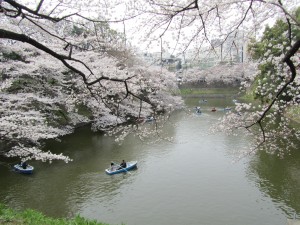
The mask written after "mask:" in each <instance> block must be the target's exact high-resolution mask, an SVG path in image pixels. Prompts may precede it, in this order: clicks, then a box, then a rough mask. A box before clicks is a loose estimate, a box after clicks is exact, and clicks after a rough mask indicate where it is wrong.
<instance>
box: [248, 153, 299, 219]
mask: <svg viewBox="0 0 300 225" xmlns="http://www.w3.org/2000/svg"><path fill="white" fill-rule="evenodd" d="M299 162H300V152H299V151H293V152H291V155H287V156H286V157H285V158H284V159H281V158H279V157H278V156H276V155H271V154H267V153H266V152H264V151H259V152H258V153H257V154H256V155H255V156H254V157H253V158H252V160H251V161H250V163H249V171H248V177H249V178H250V179H251V180H253V181H254V182H255V184H256V185H257V187H258V188H259V189H260V191H261V192H263V193H264V194H265V195H267V196H269V197H271V198H272V200H273V202H274V203H275V204H276V205H277V206H278V207H279V208H280V209H282V210H283V211H284V212H285V213H286V215H287V216H288V217H290V218H292V217H293V214H294V212H295V213H296V214H298V216H299V215H300V164H299Z"/></svg>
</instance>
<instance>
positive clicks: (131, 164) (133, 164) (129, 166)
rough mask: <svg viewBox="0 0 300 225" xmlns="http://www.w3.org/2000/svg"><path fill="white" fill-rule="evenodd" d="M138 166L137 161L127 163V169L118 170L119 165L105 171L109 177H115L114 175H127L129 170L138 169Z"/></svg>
mask: <svg viewBox="0 0 300 225" xmlns="http://www.w3.org/2000/svg"><path fill="white" fill-rule="evenodd" d="M136 166H137V161H131V162H127V163H126V167H125V168H122V167H121V168H118V165H117V166H116V168H113V169H111V168H107V169H106V170H105V172H106V173H107V174H108V175H113V174H117V173H126V172H128V170H132V169H134V168H136Z"/></svg>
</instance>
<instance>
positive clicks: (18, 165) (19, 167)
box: [14, 164, 34, 174]
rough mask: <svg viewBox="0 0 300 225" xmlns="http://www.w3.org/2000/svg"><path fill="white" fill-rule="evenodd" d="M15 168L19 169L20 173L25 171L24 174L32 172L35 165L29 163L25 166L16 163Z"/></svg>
mask: <svg viewBox="0 0 300 225" xmlns="http://www.w3.org/2000/svg"><path fill="white" fill-rule="evenodd" d="M14 169H15V171H17V172H18V173H23V174H32V172H33V170H34V167H33V166H30V165H27V166H26V167H23V166H22V165H20V164H16V165H14Z"/></svg>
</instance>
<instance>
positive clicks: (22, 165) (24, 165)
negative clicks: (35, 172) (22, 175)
mask: <svg viewBox="0 0 300 225" xmlns="http://www.w3.org/2000/svg"><path fill="white" fill-rule="evenodd" d="M20 165H21V167H22V168H23V169H26V168H27V166H28V163H27V162H26V161H24V162H22V161H21V162H20Z"/></svg>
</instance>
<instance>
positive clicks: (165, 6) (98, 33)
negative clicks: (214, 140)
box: [0, 0, 300, 155]
mask: <svg viewBox="0 0 300 225" xmlns="http://www.w3.org/2000/svg"><path fill="white" fill-rule="evenodd" d="M297 2H298V1H297V0H291V1H288V2H284V1H281V0H245V1H240V0H238V1H236V0H234V1H233V0H217V1H205V0H191V1H186V0H176V1H175V0H144V1H135V0H128V1H119V0H112V1H109V2H108V1H100V0H94V1H93V0H92V1H88V2H87V1H58V0H53V1H43V0H40V1H34V0H32V1H29V0H28V1H25V2H21V1H14V0H2V1H1V2H0V7H1V8H0V12H1V18H0V19H1V27H0V38H1V40H2V42H1V45H2V46H9V47H12V46H14V45H15V44H16V42H23V43H25V44H26V46H28V45H30V46H32V47H35V48H36V49H38V51H37V53H32V51H27V50H26V49H27V47H24V46H22V48H23V52H26V53H28V52H31V54H35V55H39V56H41V57H42V58H43V61H44V62H45V59H46V60H47V62H53V61H52V60H48V59H49V58H48V57H50V56H51V57H52V58H54V59H56V60H57V62H60V63H61V64H60V65H55V66H56V68H57V69H56V70H57V71H61V73H60V76H61V77H59V76H58V75H57V74H55V75H53V76H51V73H49V71H47V69H46V70H45V66H41V67H40V69H41V70H43V71H41V72H39V73H36V74H37V75H38V74H42V73H43V74H44V75H45V76H44V78H41V80H43V79H44V80H45V79H48V78H49V79H52V81H50V83H51V82H53V83H52V85H54V84H55V83H56V82H58V83H61V84H65V85H67V86H68V88H69V91H70V92H69V93H65V95H66V96H67V97H66V96H64V97H63V99H64V100H65V107H62V106H60V105H59V103H58V102H60V101H58V99H56V100H55V101H54V102H53V104H56V106H57V109H58V110H57V111H58V112H59V115H64V113H63V112H64V111H67V112H75V113H73V114H72V116H71V118H70V117H66V116H65V115H64V116H57V117H60V118H61V117H62V118H64V119H65V121H68V120H70V121H75V120H76V119H77V120H80V119H82V118H80V116H79V115H78V113H76V111H80V110H79V108H78V104H79V105H83V106H84V107H87V108H88V109H89V110H88V111H89V113H90V114H91V115H92V116H93V118H96V119H95V120H94V124H93V128H94V129H98V128H101V129H104V128H105V127H107V126H110V125H116V124H120V123H124V122H126V121H128V120H131V119H132V118H138V117H140V116H142V113H144V115H147V114H149V113H154V114H155V115H156V114H157V113H159V112H166V111H169V110H171V109H172V108H174V105H175V104H172V103H176V102H178V101H176V100H175V98H172V97H171V96H169V95H166V93H167V92H168V91H170V89H172V88H171V87H173V86H174V84H173V83H172V82H171V81H173V79H172V76H171V74H169V75H168V73H167V72H163V73H162V72H161V71H158V72H157V71H154V72H148V71H147V70H146V69H145V68H140V67H137V66H133V65H130V62H131V63H132V60H129V59H130V57H128V51H126V48H127V47H128V46H130V44H131V43H130V42H129V41H128V40H131V41H132V42H133V41H136V40H139V41H140V44H141V45H142V43H143V44H144V43H147V45H146V47H148V48H154V47H158V48H159V49H160V52H161V54H162V53H163V51H164V50H165V49H168V50H170V51H171V53H172V54H173V53H174V54H183V55H184V54H186V53H188V52H189V51H191V50H192V51H193V52H194V53H195V54H200V53H201V49H203V48H205V49H207V48H210V49H211V50H212V51H215V52H217V51H218V50H217V49H221V51H220V52H221V59H222V58H223V50H224V49H225V47H224V45H225V44H226V43H227V42H228V41H230V42H231V45H230V52H231V51H232V49H235V48H237V45H238V37H239V34H241V33H242V34H243V35H242V37H243V42H246V41H247V40H248V38H249V37H253V36H254V38H256V37H257V36H259V34H260V33H259V31H260V30H261V28H262V27H263V26H264V25H265V24H266V23H269V22H272V20H273V21H274V19H276V18H279V17H280V18H282V19H283V21H285V23H287V24H288V25H289V26H288V32H287V34H290V33H291V32H289V30H291V29H292V28H291V27H292V26H295V27H299V19H298V18H297V17H295V14H294V13H293V8H294V7H295V5H297ZM108 24H110V25H117V24H119V25H121V26H119V27H121V28H122V29H123V30H122V34H116V33H113V32H112V30H111V29H108V27H109V25H108ZM112 37H117V38H112ZM287 39H288V40H289V47H288V48H287V51H284V52H282V54H281V55H280V56H276V57H273V56H272V54H268V56H269V58H268V59H269V60H272V61H273V62H274V65H275V66H276V71H275V72H274V74H273V75H274V76H275V77H277V76H280V77H285V78H284V79H282V82H281V83H279V84H276V85H277V86H276V87H274V88H273V90H275V92H276V93H275V94H274V95H272V96H270V99H271V100H270V101H268V103H265V104H264V105H262V106H260V107H259V108H258V109H257V108H253V106H251V105H249V104H240V105H237V111H239V113H238V115H237V114H231V115H228V117H227V118H226V120H225V122H224V123H226V124H227V125H228V124H230V125H231V126H227V125H224V126H223V130H227V129H230V130H234V129H235V128H237V127H239V128H243V129H245V128H246V130H248V131H251V132H254V131H256V130H257V129H256V128H255V126H256V125H258V128H259V133H255V135H254V137H258V140H259V142H258V145H260V143H266V142H267V137H269V136H273V137H278V136H281V135H283V134H288V133H291V132H290V131H291V129H288V128H289V127H288V126H287V125H286V126H282V128H284V129H281V130H280V129H277V130H278V131H279V132H274V129H271V125H269V123H266V122H265V121H267V120H269V121H273V119H272V118H274V117H273V116H274V115H273V114H271V113H272V112H273V111H272V109H275V111H276V109H277V107H281V106H279V105H277V104H276V103H277V102H278V101H279V100H278V99H279V97H280V96H281V95H282V94H283V93H285V90H287V89H290V88H291V89H292V87H289V85H290V84H291V83H292V82H294V81H295V79H296V78H297V73H298V71H297V64H298V61H297V60H298V58H297V57H296V55H297V52H298V50H299V42H300V41H299V39H291V38H290V36H288V37H287ZM44 53H46V54H47V55H45V54H44ZM2 54H3V53H2ZM5 54H6V53H5ZM15 56H16V57H17V56H18V54H17V55H15ZM10 57H12V56H10ZM17 58H18V57H17ZM28 61H29V59H26V58H22V57H21V58H19V60H18V63H19V64H20V65H19V68H21V67H24V64H26V62H28ZM20 62H22V64H21V63H20ZM29 64H30V63H29ZM112 65H113V66H112ZM16 66H17V65H14V66H13V67H14V68H15V67H16ZM32 69H33V68H32ZM34 71H35V72H36V70H34ZM2 74H4V75H5V73H3V72H2ZM12 74H14V70H13V69H10V71H9V74H8V75H7V76H8V79H5V81H4V82H2V86H3V88H6V90H7V88H11V87H12V85H13V86H14V85H16V83H14V80H10V79H9V78H10V76H12ZM282 74H284V76H283V75H282ZM14 75H15V76H18V75H19V73H18V72H16V73H15V74H14ZM5 76H6V75H5ZM150 77H151V79H150ZM152 77H155V78H152ZM174 80H175V79H174ZM41 83H43V82H41ZM22 88H23V87H22ZM31 91H32V90H31ZM58 93H61V92H58ZM295 93H296V92H295ZM18 94H19V99H22V96H20V93H19V92H18ZM42 94H43V93H41V95H42ZM262 95H264V93H262ZM55 97H57V96H55ZM52 98H53V97H52ZM78 99H79V100H78ZM170 99H171V100H172V101H170ZM51 100H53V99H51ZM39 101H46V100H45V99H43V100H40V99H39ZM47 101H50V99H48V100H47ZM167 101H169V102H170V104H166V102H167ZM289 102H291V101H289ZM289 104H290V103H289ZM4 105H5V107H10V110H12V108H11V107H13V106H12V105H11V104H10V105H9V106H6V104H4ZM286 105H287V106H288V104H286ZM136 106H138V109H139V110H136ZM62 109H64V110H62ZM100 109H101V110H100ZM44 110H45V111H47V109H44ZM81 110H82V108H81ZM283 111H284V110H283ZM27 112H28V113H29V114H28V115H26V116H24V117H33V118H34V119H33V120H30V121H35V122H34V124H45V121H47V119H46V118H43V119H40V116H39V114H38V113H37V112H30V110H29V111H27ZM7 118H8V117H7ZM268 118H269V119H268ZM280 118H282V120H284V121H285V120H286V119H285V117H280ZM85 119H86V117H85ZM11 121H15V120H11ZM20 121H21V120H20ZM70 121H68V124H70ZM233 122H234V123H233ZM22 123H28V121H26V120H23V122H22ZM271 124H272V123H271ZM280 124H281V122H279V125H280ZM285 124H286V123H285ZM277 125H278V124H277ZM16 126H17V125H15V126H13V125H12V124H8V125H7V127H10V129H11V128H12V129H13V131H14V132H16V130H17V127H16ZM41 128H42V127H41ZM62 130H63V131H62ZM71 130H72V127H70V128H68V127H67V126H65V127H64V129H61V130H60V131H59V132H60V134H64V133H68V132H71ZM267 130H271V133H267V132H266V131H267ZM5 132H6V133H9V132H7V131H6V130H3V133H2V134H1V136H2V137H4V136H6V133H5ZM53 132H54V133H55V132H57V131H55V130H54V131H53ZM123 132H124V136H126V134H128V133H130V129H128V128H126V129H125V130H123ZM23 133H25V132H23ZM293 133H295V132H293ZM47 134H48V133H47ZM50 134H51V132H50ZM260 134H262V135H260ZM15 136H16V134H14V135H13V137H15ZM46 136H47V135H46V134H45V137H41V138H46ZM50 136H51V135H50ZM54 136H55V135H54ZM54 136H53V137H54ZM261 137H262V138H261ZM282 137H285V138H287V136H286V135H285V136H284V135H283V136H282ZM270 140H271V139H270ZM273 140H274V139H273ZM268 143H271V142H268ZM273 144H274V145H275V143H273ZM256 147H257V145H256ZM256 147H254V149H257V148H256ZM272 147H273V146H272ZM18 149H20V148H18ZM15 152H18V151H17V150H16V151H15ZM15 155H18V153H16V154H15Z"/></svg>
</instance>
